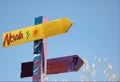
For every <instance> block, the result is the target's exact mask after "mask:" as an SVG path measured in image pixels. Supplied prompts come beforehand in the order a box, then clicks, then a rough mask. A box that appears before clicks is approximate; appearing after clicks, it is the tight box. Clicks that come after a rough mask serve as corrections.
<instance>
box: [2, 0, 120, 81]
mask: <svg viewBox="0 0 120 82" xmlns="http://www.w3.org/2000/svg"><path fill="white" fill-rule="evenodd" d="M119 10H120V1H119V0H50V1H48V0H0V27H1V29H0V35H1V38H0V43H1V44H0V45H1V47H0V52H1V54H0V81H32V78H24V79H21V78H20V69H21V63H22V62H27V61H32V60H33V42H30V43H25V44H21V45H17V46H14V47H9V48H2V33H4V32H8V31H11V30H16V29H19V28H23V27H27V26H31V25H34V18H35V17H38V16H45V17H47V18H48V19H49V20H54V19H58V18H62V17H68V18H69V19H70V20H71V21H72V22H73V25H72V27H71V29H70V30H69V31H68V33H66V34H62V35H58V36H54V37H50V38H47V53H48V55H47V58H55V57H63V56H68V55H75V54H78V55H79V56H80V57H81V58H83V59H85V60H86V61H87V62H88V63H87V64H86V65H87V66H88V65H89V67H87V68H88V69H89V71H92V70H93V68H92V65H93V64H94V65H95V68H94V69H95V70H96V73H95V74H94V75H89V74H88V71H83V69H84V68H83V69H82V68H81V69H80V70H79V71H78V72H72V73H66V74H59V75H50V76H46V78H47V79H48V80H56V81H62V80H71V81H76V80H77V81H80V80H81V78H82V80H105V81H106V80H109V79H108V77H107V76H106V75H105V74H104V73H103V68H104V67H106V66H108V68H109V69H108V72H109V73H107V74H108V75H109V76H110V74H113V77H114V76H116V78H115V77H114V78H113V79H112V80H118V78H119V80H120V63H119V62H120V51H119V50H120V43H119V42H120V34H119V33H120V29H119V27H120V24H119V22H120V21H119V20H120V11H119ZM105 59H107V61H105ZM106 62H107V63H106ZM111 66H112V68H111ZM83 75H84V76H83ZM85 77H87V78H85ZM117 77H118V78H117Z"/></svg>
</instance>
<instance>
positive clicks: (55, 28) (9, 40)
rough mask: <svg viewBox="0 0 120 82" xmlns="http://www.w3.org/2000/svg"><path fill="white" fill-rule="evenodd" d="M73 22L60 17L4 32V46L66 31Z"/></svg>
mask: <svg viewBox="0 0 120 82" xmlns="http://www.w3.org/2000/svg"><path fill="white" fill-rule="evenodd" d="M71 25H72V22H71V21H70V20H69V19H68V18H60V19H57V20H53V21H49V22H46V23H42V24H38V25H34V26H30V27H26V28H22V29H18V30H15V31H11V32H7V33H4V34H3V37H2V46H3V47H9V46H14V45H17V44H22V43H25V42H30V41H34V40H38V39H43V38H47V37H50V36H55V35H58V34H63V33H66V32H67V31H68V30H69V28H70V27H71Z"/></svg>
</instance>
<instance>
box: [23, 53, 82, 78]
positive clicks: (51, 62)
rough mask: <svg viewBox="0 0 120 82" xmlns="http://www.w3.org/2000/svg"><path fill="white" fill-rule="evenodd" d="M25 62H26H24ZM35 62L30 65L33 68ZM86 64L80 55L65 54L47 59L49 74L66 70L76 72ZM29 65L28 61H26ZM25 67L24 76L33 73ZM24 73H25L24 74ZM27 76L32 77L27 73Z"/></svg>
mask: <svg viewBox="0 0 120 82" xmlns="http://www.w3.org/2000/svg"><path fill="white" fill-rule="evenodd" d="M24 64H25V63H24ZM32 64H33V62H31V65H29V67H30V66H31V67H30V68H32ZM83 64H84V61H83V60H82V59H81V58H80V57H79V56H78V55H72V56H65V57H60V58H52V59H48V60H47V75H50V74H59V73H66V72H75V71H78V70H79V69H80V67H81V66H82V65H83ZM26 65H28V63H26ZM24 70H25V68H24V67H22V70H21V71H22V72H21V76H23V77H24V74H27V73H32V71H29V72H28V71H27V73H26V72H25V71H24ZM22 74H23V75H22ZM25 77H31V75H28V76H27V75H25Z"/></svg>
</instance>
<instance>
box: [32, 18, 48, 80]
mask: <svg viewBox="0 0 120 82" xmlns="http://www.w3.org/2000/svg"><path fill="white" fill-rule="evenodd" d="M42 22H45V21H43V16H40V17H36V18H35V25H37V24H40V23H42ZM34 32H35V33H37V32H38V31H37V30H36V31H34ZM44 44H45V41H44V40H43V39H40V40H35V41H34V52H33V56H34V59H33V77H32V80H33V82H44V69H45V62H44V61H45V59H46V56H45V55H46V54H45V51H44V49H45V45H44Z"/></svg>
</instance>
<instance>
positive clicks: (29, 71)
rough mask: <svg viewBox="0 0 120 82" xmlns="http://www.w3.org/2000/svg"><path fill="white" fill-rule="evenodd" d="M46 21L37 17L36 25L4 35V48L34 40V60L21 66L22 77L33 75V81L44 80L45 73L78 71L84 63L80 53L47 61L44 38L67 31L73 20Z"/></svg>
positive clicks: (39, 81)
mask: <svg viewBox="0 0 120 82" xmlns="http://www.w3.org/2000/svg"><path fill="white" fill-rule="evenodd" d="M46 21H47V19H46V18H44V17H42V16H41V17H37V18H35V25H34V26H29V27H26V28H22V29H18V30H15V31H11V32H6V33H3V36H2V46H3V48H6V47H10V46H15V45H17V44H22V43H26V42H30V41H34V52H33V56H34V59H33V62H26V63H22V68H21V78H23V77H31V76H32V80H33V82H41V81H44V80H43V78H44V74H45V73H46V74H47V75H51V74H59V73H67V72H74V71H78V70H79V69H80V67H81V66H82V65H83V63H84V61H83V60H82V59H81V58H80V57H79V56H78V55H72V56H66V57H60V58H53V59H48V60H47V63H46V48H45V40H44V38H48V37H51V36H55V35H58V34H63V33H66V32H67V31H68V30H69V28H70V27H71V25H72V22H71V21H70V20H69V19H68V18H66V17H64V18H60V19H57V20H53V21H49V22H46ZM43 22H45V23H43ZM40 23H42V24H40ZM46 64H47V65H46ZM46 66H47V67H46ZM43 73H44V74H43ZM42 74H43V75H42Z"/></svg>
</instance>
